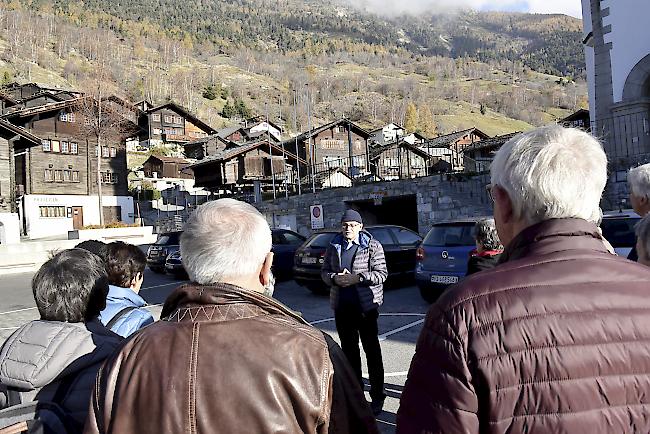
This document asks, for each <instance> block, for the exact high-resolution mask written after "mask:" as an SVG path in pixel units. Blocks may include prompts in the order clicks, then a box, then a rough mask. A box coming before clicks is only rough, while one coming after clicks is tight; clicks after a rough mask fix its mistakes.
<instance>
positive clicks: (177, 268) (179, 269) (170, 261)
mask: <svg viewBox="0 0 650 434" xmlns="http://www.w3.org/2000/svg"><path fill="white" fill-rule="evenodd" d="M165 271H166V272H167V273H168V274H171V275H172V276H174V277H176V278H177V279H187V278H188V276H187V271H185V267H183V263H182V262H181V251H180V250H176V251H175V252H173V253H172V254H170V255H168V256H167V259H166V260H165Z"/></svg>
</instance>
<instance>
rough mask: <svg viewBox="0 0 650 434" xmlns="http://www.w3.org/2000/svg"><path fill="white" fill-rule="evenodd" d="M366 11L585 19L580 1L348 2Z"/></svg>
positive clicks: (460, 0)
mask: <svg viewBox="0 0 650 434" xmlns="http://www.w3.org/2000/svg"><path fill="white" fill-rule="evenodd" d="M349 1H350V2H351V3H353V4H356V5H357V6H362V7H363V8H364V9H365V8H369V9H372V10H374V11H376V12H378V13H379V14H388V15H390V14H392V13H396V14H400V13H409V12H411V13H413V14H420V13H427V12H434V11H452V10H454V9H457V8H459V7H470V8H473V9H477V10H483V11H485V10H489V11H517V12H531V13H544V14H553V13H560V14H566V15H571V16H573V17H576V18H582V6H581V1H580V0H399V1H395V0H349Z"/></svg>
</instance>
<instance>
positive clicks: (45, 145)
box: [41, 140, 52, 152]
mask: <svg viewBox="0 0 650 434" xmlns="http://www.w3.org/2000/svg"><path fill="white" fill-rule="evenodd" d="M41 144H42V145H43V152H50V151H51V150H52V144H51V143H50V141H49V140H41Z"/></svg>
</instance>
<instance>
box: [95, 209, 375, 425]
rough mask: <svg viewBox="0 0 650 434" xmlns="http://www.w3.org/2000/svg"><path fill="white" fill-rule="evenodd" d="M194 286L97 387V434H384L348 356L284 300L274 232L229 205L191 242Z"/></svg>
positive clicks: (185, 241) (199, 225)
mask: <svg viewBox="0 0 650 434" xmlns="http://www.w3.org/2000/svg"><path fill="white" fill-rule="evenodd" d="M181 256H182V258H183V259H182V261H183V265H184V266H185V269H186V270H187V274H188V275H189V277H190V279H191V280H192V282H194V283H192V284H189V285H184V286H181V287H179V288H177V289H176V290H175V291H174V292H173V293H172V294H171V295H170V296H169V297H168V298H167V301H166V302H165V305H164V306H163V310H162V315H161V316H162V317H163V321H160V322H158V323H154V324H153V325H151V326H149V327H147V328H145V329H143V330H142V331H140V332H139V333H138V334H136V335H135V336H134V337H133V338H132V339H131V340H130V341H129V342H128V343H127V344H126V345H125V346H124V347H123V348H122V349H121V350H120V351H119V352H118V353H117V354H116V355H115V356H114V357H113V358H111V359H110V360H109V361H108V362H107V364H106V365H105V366H104V368H103V370H102V371H101V373H100V374H99V375H98V378H97V385H96V388H95V392H94V393H93V400H92V404H91V411H90V414H89V417H88V421H87V424H86V432H87V433H98V432H99V433H108V432H113V433H121V434H130V433H228V434H231V433H246V434H250V433H270V432H287V433H290V432H291V433H293V432H310V433H326V432H337V433H338V432H343V433H366V432H377V427H376V423H375V420H374V418H373V416H372V413H371V412H370V408H369V407H368V405H367V403H366V402H365V399H364V398H363V392H362V391H361V388H360V387H359V385H358V383H357V382H356V379H355V376H354V373H353V372H352V370H351V369H350V367H349V365H348V364H347V361H346V360H345V355H344V354H343V352H342V351H341V349H340V348H339V347H338V346H337V345H336V343H335V342H334V341H333V340H332V339H331V338H330V337H329V336H327V335H326V334H324V333H323V332H321V331H319V330H317V329H315V328H313V327H311V326H310V325H309V324H308V323H307V322H305V321H304V320H303V319H302V318H300V317H299V316H298V315H296V314H295V313H294V312H292V311H291V310H290V309H288V308H286V307H285V306H284V305H282V304H280V303H278V302H277V301H275V300H273V299H272V298H271V297H270V296H269V294H271V293H272V281H273V278H272V276H271V263H272V261H273V254H272V253H271V231H270V229H269V226H268V224H267V222H266V220H265V219H264V217H263V216H262V215H261V214H260V213H259V212H258V211H257V210H256V209H255V208H253V207H252V206H251V205H249V204H246V203H244V202H239V201H236V200H233V199H220V200H217V201H214V202H209V203H206V204H204V205H201V206H200V207H198V208H197V209H196V211H194V214H193V215H192V216H191V217H190V220H189V221H188V222H187V224H186V225H185V228H184V233H183V235H182V236H181Z"/></svg>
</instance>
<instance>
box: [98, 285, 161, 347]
mask: <svg viewBox="0 0 650 434" xmlns="http://www.w3.org/2000/svg"><path fill="white" fill-rule="evenodd" d="M146 305H147V302H146V301H144V299H143V298H142V297H140V295H138V294H136V293H135V292H133V291H132V290H131V289H130V288H121V287H119V286H114V285H109V288H108V295H107V296H106V308H105V309H104V310H103V311H102V312H101V313H100V314H99V320H100V321H101V322H102V324H104V325H107V324H108V323H109V322H110V321H111V320H112V319H113V317H114V316H115V315H117V314H118V313H119V312H120V311H121V310H122V309H124V308H125V307H130V306H133V307H134V308H135V309H133V310H131V311H129V312H127V313H126V314H124V315H123V316H122V317H120V318H119V319H118V320H117V321H116V322H115V324H113V326H112V327H111V330H112V331H113V332H115V333H117V334H118V335H120V336H124V337H125V338H126V337H129V336H130V335H132V334H133V333H135V332H137V331H138V330H140V329H141V328H142V327H145V326H147V325H149V324H151V323H152V322H153V316H152V315H151V313H150V312H149V311H148V310H147V309H145V308H144V306H146Z"/></svg>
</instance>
